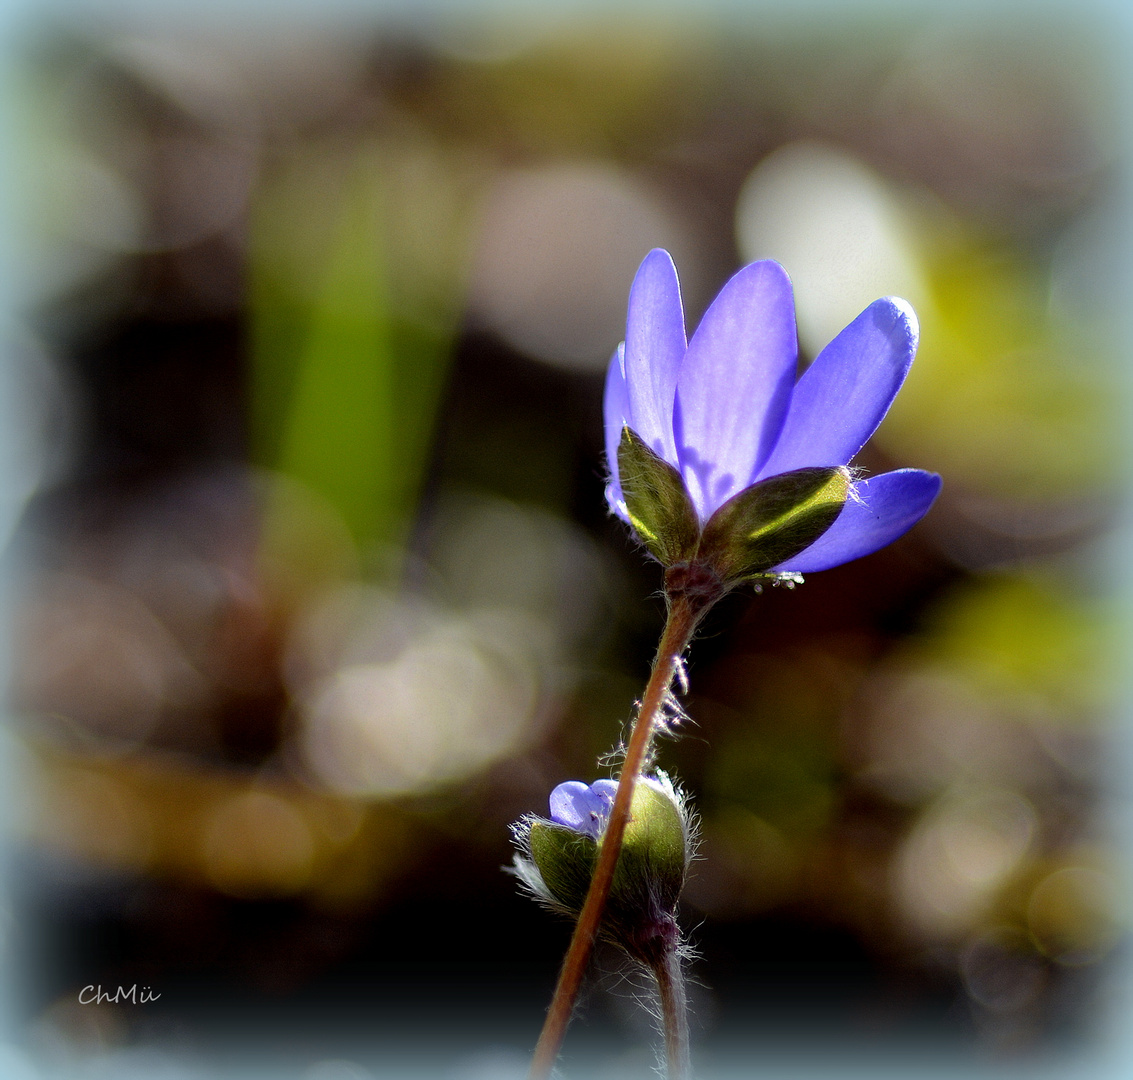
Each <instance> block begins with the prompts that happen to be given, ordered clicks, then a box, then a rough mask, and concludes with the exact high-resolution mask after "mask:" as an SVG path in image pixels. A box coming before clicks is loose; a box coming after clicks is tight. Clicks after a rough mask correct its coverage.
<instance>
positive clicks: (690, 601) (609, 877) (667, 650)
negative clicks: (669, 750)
mask: <svg viewBox="0 0 1133 1080" xmlns="http://www.w3.org/2000/svg"><path fill="white" fill-rule="evenodd" d="M714 599H715V597H712V598H711V599H708V598H706V597H704V596H700V595H696V594H692V595H690V594H687V593H678V594H677V595H676V596H674V597H671V599H670V602H669V617H668V619H667V620H666V622H665V629H664V631H663V632H662V634H661V643H660V645H658V647H657V657H656V659H655V660H654V661H653V670H652V672H651V673H650V675H649V682H648V683H647V684H646V686H645V693H644V695H643V696H642V699H641V708H640V709H639V710H638V713H637V718H636V720H635V721H634V725H633V730H632V732H630V737H629V745H628V746H627V747H626V756H625V762H624V763H623V765H622V772H621V776H620V777H619V778H618V790H617V794H616V795H615V796H614V805H613V808H612V809H611V810H610V817H609V821H608V822H607V825H606V832H605V835H604V836H603V838H602V844H601V847H600V848H599V851H598V861H597V863H596V864H595V867H594V874H593V876H592V877H591V879H590V889H589V890H588V892H587V893H586V900H585V901H584V903H583V905H582V911H581V912H579V915H578V922H577V923H575V926H574V934H573V936H572V937H571V939H570V946H569V947H568V948H567V952H566V956H565V957H564V959H563V966H562V970H561V971H560V972H559V981H558V985H557V986H556V987H555V993H554V996H553V997H552V998H551V1006H550V1008H549V1009H548V1010H547V1019H546V1021H545V1022H544V1024H543V1031H542V1033H541V1034H540V1035H539V1042H538V1044H537V1045H536V1047H535V1054H534V1057H533V1058H532V1061H531V1071H530V1072H529V1073H528V1080H549V1077H550V1075H551V1070H552V1069H553V1068H554V1066H555V1060H556V1059H557V1058H558V1056H559V1048H560V1047H561V1046H562V1043H563V1038H564V1037H565V1035H566V1029H567V1025H568V1024H569V1023H570V1017H571V1013H572V1012H573V1010H574V1002H575V999H576V998H577V996H578V989H579V987H580V986H581V985H582V977H583V975H585V974H586V966H587V964H588V963H589V961H590V954H591V952H592V951H593V948H594V940H595V938H596V937H597V935H598V927H599V926H600V925H601V923H602V913H603V911H604V910H605V908H606V898H607V897H608V896H609V894H610V885H611V884H612V882H613V880H614V869H615V868H616V867H617V863H618V856H619V855H620V854H621V851H622V838H623V837H624V835H625V829H626V823H627V822H628V821H629V808H630V803H631V802H632V800H633V789H634V785H635V784H636V783H637V778H638V777H639V776H640V775H641V771H642V768H643V767H644V765H645V763H646V762H647V761H648V760H649V749H650V745H651V744H652V741H653V733H654V731H655V730H656V727H657V718H658V716H659V714H660V712H661V707H662V705H663V704H664V701H665V697H666V695H667V694H668V693H669V687H670V686H672V683H673V675H674V673H675V672H676V669H677V665H678V664H679V663H680V658H681V653H683V652H684V650H685V646H687V645H688V643H689V639H690V638H691V637H692V635H693V631H695V630H696V626H697V624H698V623H699V622H700V619H701V617H702V616H703V615H704V613H705V612H706V611H707V610H708V608H709V607H710V606H711V603H712V600H714Z"/></svg>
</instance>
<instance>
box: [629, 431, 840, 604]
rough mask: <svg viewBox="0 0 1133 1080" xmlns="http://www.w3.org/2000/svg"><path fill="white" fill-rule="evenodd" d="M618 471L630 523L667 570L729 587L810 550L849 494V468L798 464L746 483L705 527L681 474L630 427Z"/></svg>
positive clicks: (838, 512) (757, 575)
mask: <svg viewBox="0 0 1133 1080" xmlns="http://www.w3.org/2000/svg"><path fill="white" fill-rule="evenodd" d="M618 473H619V475H620V477H621V487H622V492H623V494H624V496H625V506H626V509H627V511H628V514H629V519H630V524H632V525H633V528H634V530H635V531H636V533H637V535H638V536H639V537H640V538H641V540H642V542H643V543H644V544H645V546H646V547H647V548H648V549H649V551H650V552H651V553H652V554H653V555H654V556H655V557H656V558H657V559H658V560H659V561H660V562H661V563H662V564H663V565H664V566H666V567H669V566H673V565H674V564H677V563H688V564H691V565H697V566H700V567H703V568H704V569H706V570H708V571H711V572H712V573H714V574H715V575H716V576H717V577H718V578H719V579H720V581H721V583H722V584H724V585H730V584H734V583H735V582H737V581H742V580H743V579H744V578H750V577H759V576H761V575H764V574H766V573H767V572H768V571H770V570H771V569H772V567H776V566H779V565H780V564H781V563H783V562H785V561H786V560H788V559H790V558H791V557H792V556H794V555H797V554H798V553H799V552H801V551H804V550H806V549H807V548H808V547H810V546H811V544H813V543H814V542H815V541H816V540H817V539H818V538H819V537H820V536H821V535H822V534H823V533H824V532H826V530H827V529H829V528H830V526H831V525H833V524H834V522H835V521H836V520H837V518H838V515H839V514H840V513H841V512H842V508H843V506H844V505H845V503H846V499H847V497H848V496H849V493H850V485H851V482H850V473H849V470H848V469H846V468H845V467H844V466H831V467H829V468H806V469H795V470H793V471H791V472H786V473H782V474H780V475H779V476H770V477H768V478H767V479H765V480H760V481H759V482H758V483H755V484H752V485H751V486H750V487H747V488H744V490H743V491H740V492H739V493H737V494H736V495H733V496H732V498H730V499H729V500H728V501H727V502H726V503H724V504H723V506H721V507H719V509H717V510H716V511H715V512H714V513H713V514H712V516H711V517H710V518H709V519H708V522H707V523H706V524H705V526H704V529H703V530H701V528H700V525H699V522H698V521H697V517H696V511H695V509H694V508H693V505H692V500H691V499H690V498H689V495H688V492H687V491H686V489H685V486H684V484H683V482H682V481H681V477H680V474H679V473H678V472H677V470H676V469H674V468H673V466H672V465H670V464H669V463H668V462H667V461H665V460H664V459H663V458H661V457H660V456H658V455H657V454H655V453H654V452H653V451H652V450H650V449H649V447H648V446H646V445H645V443H644V442H643V441H642V440H641V438H640V437H639V436H638V435H636V434H635V433H634V432H633V431H632V430H631V429H630V428H629V427H628V426H627V427H623V428H622V436H621V442H620V444H619V446H618Z"/></svg>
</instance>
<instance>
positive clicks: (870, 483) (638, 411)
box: [605, 249, 940, 575]
mask: <svg viewBox="0 0 1133 1080" xmlns="http://www.w3.org/2000/svg"><path fill="white" fill-rule="evenodd" d="M916 347H917V320H916V315H915V314H914V313H913V310H912V308H911V307H910V306H909V305H908V304H907V303H905V301H903V300H898V299H896V298H894V297H886V298H884V299H882V300H877V301H875V302H874V303H872V304H870V306H869V307H867V308H866V309H865V311H863V312H862V313H861V314H860V315H859V316H858V317H857V318H856V319H855V320H854V321H853V322H852V323H850V325H849V326H847V327H846V328H845V329H844V330H843V331H842V332H841V333H840V334H839V335H838V336H837V337H836V338H835V339H834V340H833V341H832V342H830V344H829V345H827V346H826V348H824V349H823V350H822V352H820V353H819V355H818V357H817V359H816V360H815V361H814V363H813V364H811V365H810V367H809V368H807V370H806V371H805V372H804V373H803V375H802V377H801V378H800V379H799V380H798V381H797V382H796V381H795V369H796V362H797V345H796V332H795V310H794V299H793V296H792V292H791V282H790V279H789V278H788V277H787V274H786V272H785V271H784V270H783V268H782V267H781V266H780V265H779V264H778V263H776V262H772V261H770V260H767V261H764V262H757V263H752V264H751V265H750V266H745V267H744V268H743V269H742V270H740V271H739V272H738V273H737V274H735V275H734V276H733V277H732V278H731V280H730V281H729V282H728V283H727V284H726V285H725V286H724V288H723V289H722V290H721V291H720V294H719V296H717V297H716V299H715V300H714V301H713V303H712V305H711V306H710V307H709V309H708V310H707V312H705V314H704V318H703V319H702V320H701V323H700V326H699V327H698V328H697V330H696V333H695V334H693V337H692V340H691V341H690V342H688V344H687V345H686V343H685V327H684V313H683V310H682V306H681V295H680V284H679V282H678V280H677V272H676V268H675V267H674V266H673V261H672V259H671V258H670V257H669V254H668V253H667V252H665V251H662V250H660V249H657V250H654V251H651V252H650V253H649V255H647V256H646V258H645V261H644V262H643V263H642V264H641V268H640V269H639V270H638V272H637V276H636V277H635V278H634V282H633V287H632V288H631V290H630V297H629V313H628V317H627V320H626V340H625V343H624V344H623V345H622V346H620V347H619V348H618V351H617V352H616V353H615V355H614V358H613V359H612V360H611V362H610V368H609V372H608V374H607V378H606V395H605V420H606V454H607V459H608V461H609V464H610V471H611V479H610V483H609V485H608V487H607V489H606V498H607V501H608V502H609V504H610V507H611V508H612V509H613V511H614V513H616V514H617V515H618V516H619V517H621V518H622V520H624V521H626V522H627V523H629V524H631V525H635V526H637V531H638V532H639V534H641V535H642V539H643V540H645V541H646V543H647V544H648V545H649V547H650V550H652V551H654V553H655V554H657V553H658V550H659V547H658V545H657V544H656V543H650V539H649V538H648V537H647V536H645V535H644V531H643V529H642V528H641V525H640V521H639V520H633V517H634V515H633V514H631V512H630V510H629V509H628V508H627V501H626V493H625V491H623V483H622V478H621V477H620V476H619V461H618V453H619V446H620V445H623V444H624V440H625V439H626V438H627V436H626V434H625V429H626V428H629V429H630V431H631V432H633V433H635V434H636V435H637V437H638V438H639V439H640V441H641V443H643V444H644V445H645V446H646V447H648V448H649V449H650V450H652V451H653V453H655V454H656V455H657V456H658V457H659V458H660V459H662V460H663V461H664V462H667V463H668V465H669V466H672V469H673V470H675V473H672V476H673V477H674V479H673V484H676V478H677V477H678V476H679V485H680V486H683V490H684V492H685V494H686V495H687V500H688V503H687V504H686V505H690V506H691V510H692V512H693V513H694V514H695V519H696V521H695V523H693V521H692V514H686V516H687V519H688V524H687V525H686V526H685V533H684V536H685V540H684V541H682V542H681V543H677V544H676V545H675V546H674V544H670V545H669V548H668V550H669V551H674V550H678V549H679V550H681V551H693V550H695V544H696V542H697V541H696V540H695V539H694V540H692V541H689V540H688V535H689V531H690V530H691V531H692V533H694V534H696V535H697V536H699V535H701V534H703V535H708V534H707V533H704V527H705V525H706V524H707V523H708V522H709V520H710V519H711V518H712V515H713V514H714V513H715V512H716V511H717V510H718V509H719V508H720V507H721V506H722V505H724V504H725V503H727V502H728V501H729V500H730V499H733V497H734V496H736V495H738V494H739V493H740V492H744V491H745V490H746V489H748V488H750V487H751V486H752V485H754V484H758V483H761V482H763V481H767V480H768V479H769V478H772V477H779V476H781V475H782V474H785V473H795V472H796V471H797V470H810V472H811V473H812V474H813V473H817V472H818V470H825V473H824V475H827V476H833V475H834V473H833V472H832V470H833V469H834V468H835V467H836V468H838V470H839V472H838V475H839V476H840V477H841V478H842V480H841V483H842V487H841V492H840V493H839V494H838V495H837V499H838V500H839V502H841V510H840V511H839V510H838V508H837V507H838V503H835V504H834V505H833V509H832V511H831V512H830V513H829V515H828V516H827V518H826V520H824V521H822V522H821V524H820V525H818V526H816V527H815V528H812V530H811V531H810V533H809V534H804V535H803V536H802V539H801V541H799V543H801V545H802V546H801V548H800V549H798V550H793V549H791V548H787V549H786V550H788V551H790V553H789V554H788V555H787V557H785V558H783V560H782V561H781V562H778V563H777V564H775V565H769V566H766V568H765V569H761V573H766V574H768V575H778V574H794V573H803V572H810V571H816V570H826V569H829V568H830V567H833V566H838V565H840V564H841V563H844V562H849V561H850V560H851V559H856V558H859V557H861V556H863V555H868V554H870V553H871V552H874V551H877V550H878V549H879V548H882V547H884V546H885V545H886V544H888V543H890V542H891V541H893V540H896V539H897V537H899V536H901V535H902V534H903V533H905V532H906V531H907V530H908V529H910V528H911V527H912V526H913V525H915V524H916V523H917V522H918V521H919V520H920V519H921V518H922V517H923V516H924V515H925V513H926V512H927V511H928V508H929V507H930V506H931V505H932V502H933V500H934V499H935V498H936V495H937V493H938V492H939V490H940V477H938V476H936V475H934V474H932V473H928V472H923V471H921V470H919V469H898V470H896V471H894V472H888V473H882V474H881V475H880V476H875V477H872V478H871V479H869V480H853V479H852V477H851V475H850V474H849V473H848V472H847V471H846V470H845V468H844V467H845V466H846V465H848V464H849V462H850V461H851V460H852V459H853V457H854V455H855V454H857V452H858V451H859V450H860V449H861V448H862V446H864V445H865V443H866V441H867V440H868V439H869V437H870V436H871V435H872V434H873V432H874V430H875V429H876V428H877V425H878V424H879V423H880V422H881V419H882V417H883V416H884V415H885V413H886V412H887V411H888V409H889V406H890V404H891V403H892V401H893V399H894V397H895V396H896V394H897V391H898V390H899V389H900V387H901V383H902V382H903V381H904V379H905V375H906V374H907V372H908V370H909V365H910V364H911V363H912V360H913V355H914V353H915V352H916ZM662 468H663V467H662ZM799 475H800V476H801V475H803V474H799ZM770 486H771V487H775V486H776V485H774V484H773V485H770ZM650 490H651V491H653V490H654V489H650ZM669 495H670V500H671V499H672V492H671V490H670V492H669ZM777 497H778V498H779V499H780V500H781V499H782V495H781V494H780V495H779V496H777ZM677 498H678V499H680V498H681V497H680V496H679V495H678V496H677ZM842 500H844V501H842ZM658 505H660V504H658ZM733 505H734V504H733ZM779 505H780V506H781V505H783V504H782V503H781V502H780V504H779ZM664 512H666V513H668V512H669V511H668V510H667V509H665V511H664ZM778 512H779V511H778V509H776V510H775V513H778ZM766 517H767V515H766V514H764V518H765V519H766ZM746 520H747V519H745V523H746ZM674 529H675V530H676V531H678V532H679V528H677V527H676V526H674ZM711 531H712V530H709V532H711ZM663 539H664V538H663ZM662 546H663V545H662ZM796 547H798V544H796ZM768 550H770V549H768ZM701 553H703V547H702V548H701ZM662 561H666V559H665V557H663V556H662ZM674 561H675V560H674Z"/></svg>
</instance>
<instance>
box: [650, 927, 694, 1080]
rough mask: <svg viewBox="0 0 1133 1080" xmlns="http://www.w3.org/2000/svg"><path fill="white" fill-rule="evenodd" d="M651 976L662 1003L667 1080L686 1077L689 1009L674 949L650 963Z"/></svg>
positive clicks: (689, 1073) (688, 1072) (689, 1071)
mask: <svg viewBox="0 0 1133 1080" xmlns="http://www.w3.org/2000/svg"><path fill="white" fill-rule="evenodd" d="M653 977H654V978H655V979H656V980H657V997H658V998H659V999H660V1002H661V1025H662V1029H663V1031H664V1034H665V1066H666V1068H665V1077H666V1080H689V1078H690V1077H691V1076H692V1065H691V1062H690V1061H689V1049H688V1010H687V1007H686V1005H685V983H684V975H683V973H682V972H681V958H680V956H679V955H678V954H677V950H676V949H669V950H667V951H666V954H665V956H664V957H662V958H661V959H660V960H658V961H657V963H656V964H654V965H653Z"/></svg>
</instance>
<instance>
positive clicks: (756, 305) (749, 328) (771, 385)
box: [673, 260, 797, 521]
mask: <svg viewBox="0 0 1133 1080" xmlns="http://www.w3.org/2000/svg"><path fill="white" fill-rule="evenodd" d="M796 356H797V344H796V338H795V305H794V299H793V297H792V295H791V282H790V279H789V278H788V277H787V274H786V271H785V270H784V269H783V268H782V267H781V266H780V265H779V264H778V263H775V262H771V261H769V260H768V261H764V262H757V263H752V264H751V265H750V266H745V267H744V268H743V269H742V270H740V271H739V272H738V273H737V274H736V275H735V276H734V277H732V279H731V280H730V281H729V282H728V283H727V284H726V285H725V286H724V288H723V289H722V290H721V291H720V295H719V296H717V297H716V299H715V300H714V301H713V302H712V306H711V307H709V309H708V310H707V311H706V312H705V314H704V318H703V320H702V321H701V323H700V326H699V327H698V328H697V331H696V333H695V334H693V337H692V340H691V341H690V342H689V346H688V351H687V352H686V354H685V359H684V363H683V364H682V365H681V370H680V374H679V376H678V378H677V402H676V407H675V409H674V415H673V423H674V428H675V434H676V439H677V457H678V459H679V462H680V467H681V474H682V476H683V477H684V481H685V484H686V485H687V487H688V490H689V494H690V495H691V496H692V500H693V503H694V505H695V506H696V509H697V513H698V514H699V515H700V518H701V520H702V521H705V520H707V519H708V518H709V517H710V516H711V514H712V511H713V510H715V509H716V508H717V507H718V506H720V505H721V503H723V502H725V501H726V500H727V499H728V498H730V497H731V496H732V495H734V494H735V493H736V492H737V491H739V490H740V489H741V488H744V487H746V486H747V485H748V483H749V481H750V478H751V477H752V476H753V475H755V474H756V472H757V470H758V469H759V467H760V465H762V463H763V462H764V461H765V460H766V459H767V457H768V455H769V454H770V452H771V450H772V448H773V447H774V445H775V442H776V440H777V439H778V438H779V433H780V431H781V430H782V426H783V418H784V416H785V415H786V411H787V404H788V402H789V400H790V396H791V387H792V385H793V384H794V379H795V363H796Z"/></svg>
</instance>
